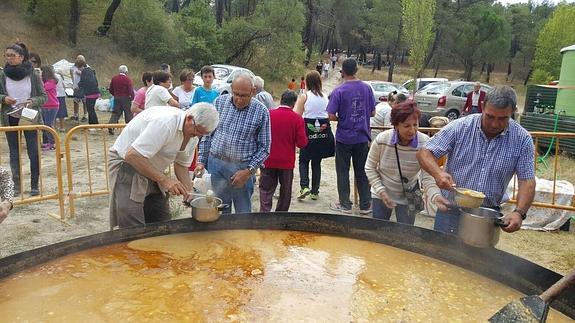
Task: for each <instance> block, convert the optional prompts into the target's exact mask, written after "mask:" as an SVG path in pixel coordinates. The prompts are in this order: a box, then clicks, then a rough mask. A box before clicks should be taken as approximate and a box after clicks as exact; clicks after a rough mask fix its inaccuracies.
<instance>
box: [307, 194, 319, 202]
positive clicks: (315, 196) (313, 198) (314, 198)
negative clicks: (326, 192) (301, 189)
mask: <svg viewBox="0 0 575 323" xmlns="http://www.w3.org/2000/svg"><path fill="white" fill-rule="evenodd" d="M309 198H310V199H312V200H314V201H317V199H319V194H313V193H311V194H310V195H309Z"/></svg>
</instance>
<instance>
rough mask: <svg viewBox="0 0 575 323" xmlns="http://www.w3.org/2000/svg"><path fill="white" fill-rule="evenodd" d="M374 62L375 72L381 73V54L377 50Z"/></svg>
mask: <svg viewBox="0 0 575 323" xmlns="http://www.w3.org/2000/svg"><path fill="white" fill-rule="evenodd" d="M376 62H377V70H378V71H381V52H380V51H379V50H378V51H377V60H376ZM373 65H375V64H373Z"/></svg>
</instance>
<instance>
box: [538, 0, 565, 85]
mask: <svg viewBox="0 0 575 323" xmlns="http://www.w3.org/2000/svg"><path fill="white" fill-rule="evenodd" d="M574 43H575V5H560V6H559V7H558V8H557V9H556V10H555V12H554V13H553V15H552V16H551V18H550V19H549V21H548V22H547V23H546V24H545V26H544V27H543V29H542V30H541V33H540V34H539V37H538V38H537V48H536V50H535V58H534V60H533V69H534V72H533V76H532V80H533V81H534V82H536V83H545V82H548V81H550V80H556V79H558V78H559V72H560V69H561V53H560V52H559V51H560V50H561V48H563V47H566V46H570V45H573V44H574Z"/></svg>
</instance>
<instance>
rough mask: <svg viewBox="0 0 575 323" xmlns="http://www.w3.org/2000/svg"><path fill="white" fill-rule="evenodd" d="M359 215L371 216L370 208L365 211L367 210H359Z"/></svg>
mask: <svg viewBox="0 0 575 323" xmlns="http://www.w3.org/2000/svg"><path fill="white" fill-rule="evenodd" d="M359 214H361V215H370V214H371V208H369V209H367V210H359Z"/></svg>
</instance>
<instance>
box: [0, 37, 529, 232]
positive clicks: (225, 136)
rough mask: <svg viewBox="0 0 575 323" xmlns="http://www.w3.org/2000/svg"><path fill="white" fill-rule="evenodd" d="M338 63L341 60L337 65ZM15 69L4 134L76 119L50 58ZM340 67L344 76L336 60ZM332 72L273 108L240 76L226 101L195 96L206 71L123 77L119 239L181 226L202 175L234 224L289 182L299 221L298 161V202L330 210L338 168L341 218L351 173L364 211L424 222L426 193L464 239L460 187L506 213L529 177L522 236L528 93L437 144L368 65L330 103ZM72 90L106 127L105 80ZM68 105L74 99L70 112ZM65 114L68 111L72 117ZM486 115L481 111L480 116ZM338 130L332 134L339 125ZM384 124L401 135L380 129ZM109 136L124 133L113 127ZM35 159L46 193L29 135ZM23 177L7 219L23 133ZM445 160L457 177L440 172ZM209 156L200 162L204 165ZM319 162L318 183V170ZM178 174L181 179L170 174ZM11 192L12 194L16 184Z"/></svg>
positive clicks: (1, 86)
mask: <svg viewBox="0 0 575 323" xmlns="http://www.w3.org/2000/svg"><path fill="white" fill-rule="evenodd" d="M334 56H335V55H334ZM5 59H6V65H5V67H4V69H3V70H0V101H1V102H2V125H5V126H16V125H18V124H19V122H20V120H21V117H20V116H19V115H16V114H14V113H13V111H14V110H15V108H17V107H18V106H19V105H22V104H23V105H24V107H25V108H27V109H32V110H35V111H41V113H38V118H37V122H44V123H45V124H46V125H48V126H51V127H54V122H55V120H56V119H63V118H65V117H66V113H67V111H66V106H65V104H62V100H61V98H63V96H61V94H62V93H61V91H59V86H58V84H59V83H60V84H61V83H62V81H61V79H60V78H59V77H58V75H57V73H54V71H53V69H52V68H51V67H50V66H41V65H39V66H38V67H39V68H40V71H39V72H36V71H35V68H34V66H33V64H34V62H36V63H38V64H40V57H39V56H38V55H36V54H33V53H29V52H28V50H27V48H26V47H25V45H24V44H21V43H17V44H13V45H10V46H8V47H7V48H6V51H5ZM330 61H331V63H332V64H329V63H325V64H327V68H328V69H330V68H331V69H332V70H335V64H336V62H337V57H336V56H335V59H334V57H331V58H330ZM325 64H323V63H322V67H321V71H320V70H319V65H320V64H318V70H317V71H311V72H308V73H307V74H306V75H305V77H302V79H301V82H300V87H299V90H300V91H299V93H297V92H296V87H297V84H296V83H295V79H292V82H290V85H289V89H288V90H287V91H285V92H284V93H282V95H281V98H280V104H279V105H277V104H275V102H274V100H273V97H272V96H271V94H270V93H268V92H267V91H265V90H264V81H263V79H262V78H260V77H257V76H256V77H254V76H253V75H252V74H251V73H249V72H246V71H240V72H238V73H237V75H236V76H235V78H234V79H233V80H232V83H231V93H229V94H222V95H220V94H219V93H218V91H217V90H216V89H214V88H213V87H212V84H213V80H214V78H215V72H214V69H213V67H211V66H204V67H202V68H201V70H200V75H201V78H202V81H203V85H202V86H200V87H195V86H194V85H193V84H192V81H193V77H194V73H193V71H192V70H190V69H184V70H182V71H181V73H180V76H179V79H180V82H181V85H179V86H177V87H175V88H174V87H173V86H172V75H171V73H170V67H169V65H166V66H165V67H164V68H162V69H160V70H158V71H155V72H145V73H143V75H142V78H141V81H142V85H143V87H141V88H140V89H138V90H135V89H134V86H133V84H132V80H131V78H130V77H129V76H128V67H127V66H125V65H121V66H120V67H119V68H118V72H119V73H118V75H116V76H114V77H113V78H112V80H111V82H110V85H109V90H110V92H111V93H112V95H114V100H115V108H114V111H113V113H112V115H111V117H110V120H109V123H112V124H113V123H117V122H118V120H119V119H120V117H121V116H122V115H123V116H124V119H125V122H126V124H127V125H126V127H125V128H124V130H123V131H122V132H120V134H119V136H118V137H117V139H116V141H115V143H114V145H113V146H112V147H111V148H110V152H109V160H108V165H109V169H108V173H109V179H110V181H109V182H110V185H111V194H110V224H111V226H112V227H115V226H119V227H120V228H125V227H130V226H134V225H141V224H145V223H150V222H156V221H163V220H167V219H169V204H168V198H169V196H170V195H177V196H182V198H183V199H184V200H190V199H191V198H192V197H193V196H194V194H193V191H194V189H193V182H192V180H191V178H190V174H192V173H193V174H195V175H198V176H201V175H202V174H203V173H205V172H206V171H207V172H209V174H210V176H211V185H212V188H213V190H214V193H215V196H217V197H218V198H219V199H221V200H222V202H223V203H224V204H228V205H230V208H228V209H226V210H225V211H224V212H225V213H230V212H236V213H247V212H252V202H251V200H252V195H253V193H254V190H255V186H256V174H257V173H258V170H259V173H260V177H259V187H258V188H259V195H260V210H259V211H262V212H269V211H271V210H272V203H273V196H274V193H275V192H276V189H277V186H278V184H279V186H280V188H279V199H278V201H277V203H276V207H275V211H288V210H289V208H290V203H291V199H292V196H291V194H292V193H291V192H292V182H293V177H294V172H293V170H294V168H295V161H296V152H297V149H299V157H298V167H299V174H300V178H299V184H300V185H299V188H300V189H299V194H298V195H297V199H299V200H303V199H306V198H308V197H309V198H310V199H311V200H318V199H319V198H320V182H321V174H322V170H321V165H322V161H323V160H324V159H325V158H331V157H335V165H336V174H335V176H336V178H337V193H338V200H337V201H334V202H333V203H331V205H330V209H331V210H332V211H334V212H339V213H343V214H351V213H352V208H353V207H354V205H353V202H352V201H351V199H350V177H349V171H350V168H351V167H352V165H353V172H354V179H355V181H356V187H357V190H358V193H359V205H356V206H355V207H357V208H358V212H359V213H360V214H361V215H364V216H373V217H374V218H378V219H385V220H389V219H390V218H391V215H392V213H393V212H395V216H396V219H397V221H398V222H402V223H406V224H414V221H415V215H416V214H417V212H419V210H420V209H419V208H418V206H415V205H414V203H415V202H414V196H416V195H417V194H416V193H417V192H421V189H423V190H424V191H425V192H426V194H427V195H428V196H430V201H432V203H434V204H436V206H437V208H438V210H439V211H438V213H437V217H436V222H435V229H436V230H438V231H442V232H448V233H455V232H457V227H458V210H457V209H456V208H453V207H452V205H453V203H454V196H453V187H454V186H455V185H457V186H461V187H466V188H469V189H474V190H477V191H481V192H484V193H485V195H486V198H485V202H484V205H483V206H484V207H488V208H493V209H499V207H500V205H501V203H503V202H505V201H506V198H507V197H506V196H505V189H506V187H507V184H508V183H509V181H510V179H511V177H512V175H514V174H517V178H518V181H519V193H518V197H517V208H516V209H515V210H514V211H513V212H512V213H510V214H508V215H507V216H506V218H505V221H506V223H507V227H506V228H504V230H506V231H509V232H513V231H516V230H518V229H519V228H520V225H521V222H522V220H523V219H524V218H525V215H526V213H527V210H528V209H529V207H530V205H531V202H532V200H533V195H534V188H535V179H534V178H535V177H534V163H533V158H534V152H533V149H534V148H533V142H532V140H531V137H530V136H529V134H528V133H527V131H525V129H523V128H522V127H521V126H519V125H518V124H517V123H516V122H515V121H514V120H511V116H512V114H513V113H514V111H515V109H516V94H515V92H514V90H513V89H511V88H509V87H506V86H496V87H494V88H493V89H492V90H490V91H489V92H488V93H485V92H482V91H479V90H477V91H476V92H475V93H476V94H470V95H471V98H470V99H468V101H470V102H469V109H468V110H469V116H467V117H464V118H461V119H458V120H455V121H453V122H451V123H449V124H448V125H447V126H445V127H444V128H443V129H442V130H441V131H439V132H438V133H437V134H436V135H434V136H433V137H431V138H430V137H428V136H427V135H425V134H423V133H421V132H419V123H420V118H421V111H420V110H419V108H418V107H417V104H416V103H415V102H414V101H411V100H408V99H407V98H406V97H405V95H403V94H401V93H390V96H389V97H388V100H387V102H384V103H379V104H377V102H375V99H374V95H373V92H372V90H371V88H370V87H369V86H368V85H367V84H366V83H365V82H363V81H362V80H360V79H359V78H358V77H357V71H358V67H357V62H356V61H355V60H354V59H352V58H348V59H345V60H344V61H343V62H342V64H341V70H340V74H341V78H342V80H343V83H342V84H341V85H339V86H338V87H337V88H335V89H334V90H333V91H332V92H331V94H330V95H329V96H328V95H327V94H326V93H325V92H324V89H323V87H322V79H324V78H326V77H327V72H325V70H324V65H325ZM70 72H71V75H72V76H73V84H74V114H73V116H72V118H74V119H75V120H78V119H79V106H80V104H82V106H83V107H84V108H85V112H84V115H83V116H82V118H85V114H86V113H87V114H88V119H87V121H88V122H89V123H90V124H93V123H98V118H97V115H96V113H95V109H94V104H95V101H96V99H97V98H98V97H99V96H100V90H99V84H98V80H97V77H96V73H95V70H94V69H92V68H91V67H90V66H89V65H87V64H86V60H85V58H84V57H83V56H82V55H78V57H77V58H76V62H75V64H74V66H73V67H72V69H71V71H70ZM64 103H65V101H64ZM62 110H63V112H61V111H62ZM476 112H478V113H476ZM333 121H337V129H336V131H335V136H334V132H333V130H332V128H331V122H333ZM373 126H389V127H391V128H390V129H389V130H385V131H376V130H373V131H372V129H371V127H373ZM110 133H111V134H114V132H113V130H112V129H110ZM24 136H25V138H26V148H27V152H28V158H29V159H30V173H31V174H32V176H31V191H30V194H31V195H37V194H38V176H39V169H38V158H39V157H38V147H37V146H36V132H35V131H25V132H24ZM6 138H7V141H8V146H9V149H10V167H11V171H12V176H11V177H10V176H6V175H7V172H6V171H4V170H2V169H0V175H1V180H2V182H1V183H0V194H1V197H2V202H1V203H0V221H2V220H3V219H4V218H5V216H6V215H7V213H8V211H9V210H10V209H11V208H12V198H13V196H14V195H19V194H20V191H21V186H22V183H23V181H22V179H21V178H20V173H19V172H20V167H19V160H18V159H19V151H18V150H19V144H18V139H17V138H16V134H15V133H11V132H7V133H6ZM53 145H54V138H51V136H49V135H46V136H44V141H43V145H42V148H43V149H48V150H49V149H51V148H52V147H53ZM443 156H447V163H446V165H445V167H443V168H442V167H440V166H439V164H438V162H437V161H438V160H439V159H441V158H442V157H443ZM195 158H197V161H195V160H194V159H195ZM310 163H311V183H310V178H309V177H310V169H309V166H310ZM170 165H173V170H174V174H175V178H170V177H168V176H167V175H166V173H165V170H166V169H167V168H168V167H169V166H170ZM10 183H12V184H10Z"/></svg>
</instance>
